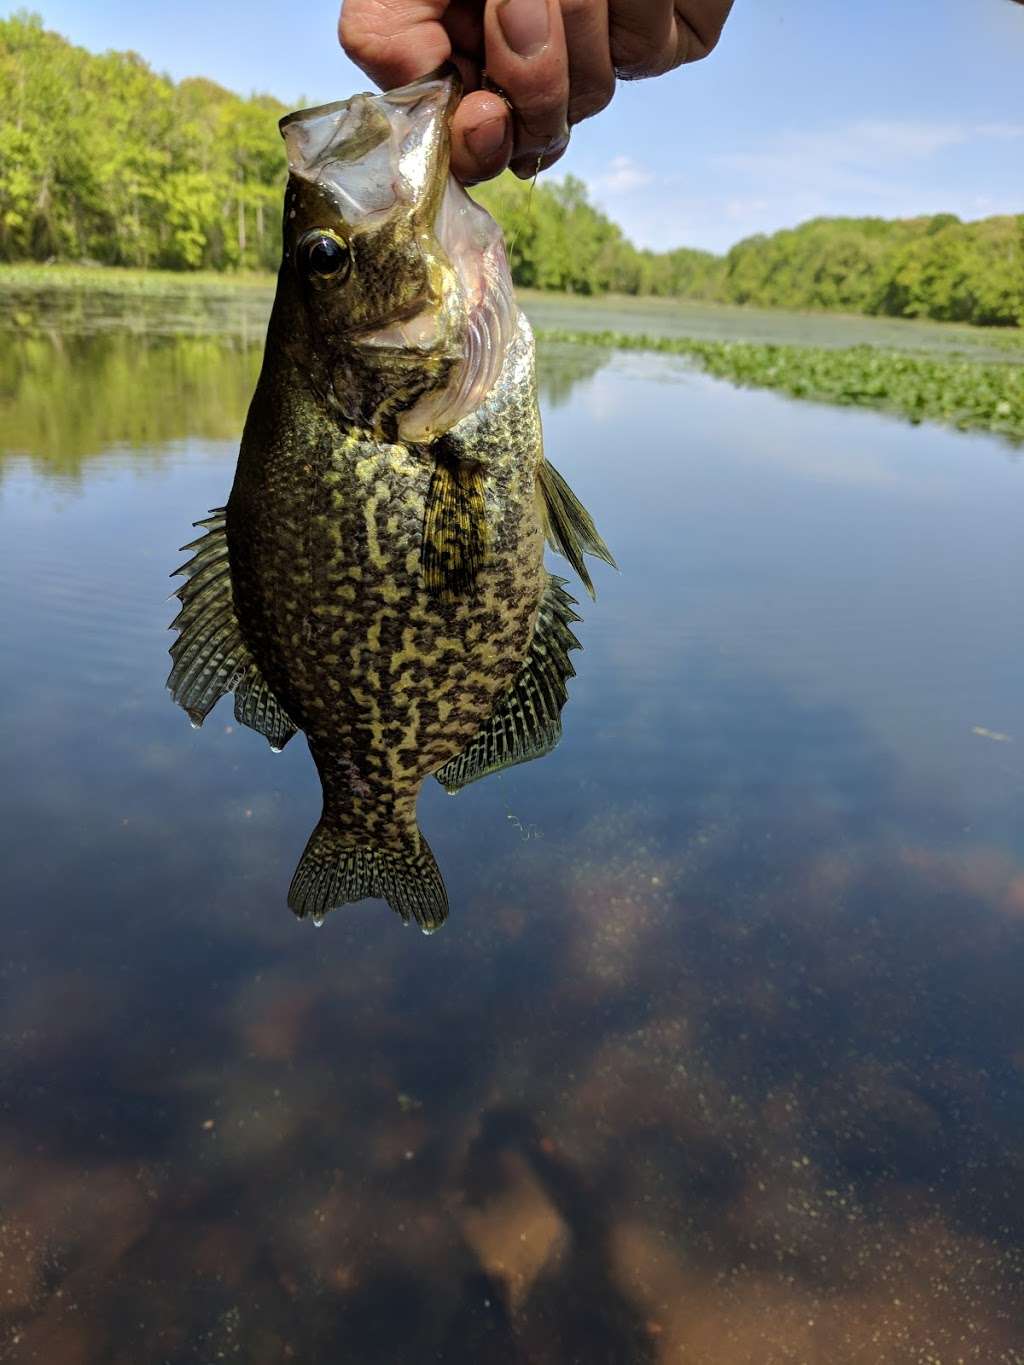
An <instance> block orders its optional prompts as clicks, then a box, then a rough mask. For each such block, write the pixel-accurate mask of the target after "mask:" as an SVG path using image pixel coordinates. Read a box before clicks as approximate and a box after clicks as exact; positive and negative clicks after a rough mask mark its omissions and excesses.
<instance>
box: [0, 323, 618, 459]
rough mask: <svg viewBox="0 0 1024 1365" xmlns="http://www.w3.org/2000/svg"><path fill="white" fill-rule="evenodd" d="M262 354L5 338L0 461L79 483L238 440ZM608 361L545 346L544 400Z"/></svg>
mask: <svg viewBox="0 0 1024 1365" xmlns="http://www.w3.org/2000/svg"><path fill="white" fill-rule="evenodd" d="M262 353H263V338H262V335H260V336H259V339H258V340H255V339H253V340H246V339H244V338H241V337H239V336H237V335H231V334H226V333H223V332H219V333H217V334H214V335H204V336H173V335H167V336H159V335H158V336H152V335H138V334H136V333H132V332H129V331H124V330H107V331H101V332H95V333H92V334H85V335H83V334H78V333H76V332H74V331H68V330H60V329H58V328H57V327H53V328H50V329H47V330H42V331H41V330H32V331H27V330H26V331H24V332H20V333H19V332H7V333H5V332H0V374H3V376H4V383H3V387H2V388H0V430H2V431H3V438H2V444H0V457H2V456H4V455H28V456H31V457H33V458H35V459H39V460H42V461H44V462H45V465H46V468H47V470H48V472H50V473H53V474H57V475H62V476H65V477H68V476H70V477H73V476H75V475H76V474H77V473H78V472H79V471H80V469H81V466H82V463H83V461H85V460H87V459H89V458H90V457H91V456H94V455H99V454H102V453H104V452H107V451H109V450H110V448H111V447H112V446H122V447H128V448H129V449H134V450H139V451H145V452H147V453H152V454H159V452H160V450H161V448H162V447H164V446H166V445H168V444H169V443H171V442H174V441H183V440H187V439H194V438H203V439H205V440H216V441H232V442H237V440H238V439H239V436H240V435H241V430H242V424H243V422H244V421H245V414H246V410H247V408H248V405H249V399H250V397H251V396H252V391H253V387H254V386H255V383H256V376H257V373H258V371H259V365H260V358H261V356H262ZM608 355H609V352H608V350H607V348H604V347H600V346H587V347H581V346H567V345H564V344H559V343H554V344H551V345H542V346H541V348H540V376H539V387H540V392H541V397H542V400H543V401H544V402H545V403H547V404H548V405H549V406H550V407H557V406H559V405H560V404H561V403H563V402H565V401H566V400H567V399H568V397H569V394H570V392H571V391H572V389H573V387H574V385H576V384H577V383H579V382H580V381H581V380H583V379H587V378H589V377H590V376H591V375H592V374H595V373H596V372H597V371H598V370H599V369H600V368H601V366H602V365H604V364H605V362H606V361H607V359H608Z"/></svg>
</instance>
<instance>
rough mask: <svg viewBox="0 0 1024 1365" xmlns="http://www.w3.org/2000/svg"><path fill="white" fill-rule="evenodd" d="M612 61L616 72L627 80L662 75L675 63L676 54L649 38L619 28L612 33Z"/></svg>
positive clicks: (638, 79)
mask: <svg viewBox="0 0 1024 1365" xmlns="http://www.w3.org/2000/svg"><path fill="white" fill-rule="evenodd" d="M612 63H613V65H614V67H615V74H616V75H617V76H621V77H622V79H623V80H626V81H640V80H645V79H646V78H647V77H649V76H662V75H664V73H665V72H666V71H671V69H672V67H673V66H674V65H675V61H674V54H672V53H669V52H668V51H667V49H664V48H659V47H658V46H657V44H655V43H653V42H651V41H650V39H648V38H643V37H640V36H638V35H637V34H635V33H629V32H627V31H623V30H621V29H617V30H615V31H614V32H613V33H612Z"/></svg>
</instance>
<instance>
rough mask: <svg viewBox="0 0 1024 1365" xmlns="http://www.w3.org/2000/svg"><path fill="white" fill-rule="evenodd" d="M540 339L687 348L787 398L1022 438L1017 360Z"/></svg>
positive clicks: (555, 336)
mask: <svg viewBox="0 0 1024 1365" xmlns="http://www.w3.org/2000/svg"><path fill="white" fill-rule="evenodd" d="M538 336H539V338H540V339H541V340H542V341H560V342H571V343H573V344H576V345H589V346H606V347H610V348H613V349H615V350H624V351H627V350H628V351H658V352H663V353H667V354H669V355H683V356H688V357H690V358H691V359H693V360H696V361H697V362H699V364H700V365H701V366H702V368H703V369H705V370H706V371H707V372H708V374H711V375H714V376H715V378H717V379H728V380H730V381H731V382H732V383H734V384H739V385H742V386H743V387H745V388H759V389H779V390H781V391H782V392H783V393H786V394H788V395H789V396H790V397H791V398H806V399H811V400H812V401H815V402H821V403H836V404H839V405H842V406H850V407H865V408H879V409H881V410H883V411H887V412H895V413H898V414H899V415H900V416H901V417H905V418H907V419H908V421H911V422H914V423H917V422H941V423H943V424H945V425H947V426H953V427H956V428H957V429H958V430H960V431H968V430H981V431H989V432H993V433H994V434H996V435H999V436H1003V437H1005V438H1006V439H1007V440H1010V441H1013V442H1022V441H1024V365H1019V364H1015V363H1012V362H1008V363H1006V364H1002V363H995V364H993V363H988V362H981V361H976V360H968V359H965V358H962V357H956V358H945V357H942V358H940V357H934V356H925V355H914V354H908V353H907V352H903V351H889V350H883V349H880V348H878V347H875V346H850V347H845V348H839V347H835V348H832V347H824V346H789V345H779V344H775V343H771V344H768V343H765V344H762V343H758V342H750V341H699V340H697V339H696V338H691V337H652V336H648V335H646V334H643V333H641V334H630V333H627V332H577V331H573V332H569V331H562V330H558V329H553V330H550V331H542V332H539V333H538Z"/></svg>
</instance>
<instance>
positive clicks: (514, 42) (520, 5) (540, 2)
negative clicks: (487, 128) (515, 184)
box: [484, 0, 569, 178]
mask: <svg viewBox="0 0 1024 1365" xmlns="http://www.w3.org/2000/svg"><path fill="white" fill-rule="evenodd" d="M484 50H485V62H486V70H487V75H488V77H490V79H491V80H492V81H493V82H494V83H495V84H496V85H498V86H499V87H500V88H501V90H502V91H503V92H504V93H505V95H506V96H507V97H508V100H509V102H510V104H511V105H512V108H513V109H514V111H515V145H514V148H513V152H512V169H513V170H514V171H515V173H516V174H517V175H519V176H523V177H524V178H525V177H528V176H531V175H533V174H534V173H535V171H536V169H537V165H538V163H539V161H540V159H541V158H542V157H544V156H546V155H557V153H559V152H560V151H562V150H564V148H565V146H566V144H567V143H568V140H569V124H568V118H567V114H568V102H569V62H568V56H567V54H566V50H565V32H564V30H563V28H562V12H561V9H560V8H559V4H558V0H486V8H485V10H484Z"/></svg>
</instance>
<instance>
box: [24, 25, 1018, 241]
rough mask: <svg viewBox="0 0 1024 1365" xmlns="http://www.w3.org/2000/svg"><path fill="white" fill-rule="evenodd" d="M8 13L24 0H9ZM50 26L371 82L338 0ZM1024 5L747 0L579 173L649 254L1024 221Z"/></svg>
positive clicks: (301, 87) (95, 38) (91, 42)
mask: <svg viewBox="0 0 1024 1365" xmlns="http://www.w3.org/2000/svg"><path fill="white" fill-rule="evenodd" d="M3 8H4V9H6V10H7V11H8V12H10V11H11V10H13V9H15V8H17V7H16V6H10V7H7V6H4V7H3ZM32 8H33V9H36V10H38V11H39V12H40V13H41V14H42V16H43V19H44V21H45V22H46V24H47V26H48V27H50V28H54V29H57V30H58V31H60V32H62V33H64V34H66V35H67V36H68V37H69V38H71V39H72V40H73V41H74V42H77V43H80V44H82V45H83V46H85V47H88V48H91V49H93V50H96V51H102V50H105V49H107V48H131V49H134V50H135V51H136V52H139V53H140V54H141V55H142V56H143V57H144V58H145V59H146V60H147V61H148V62H149V63H150V65H152V66H153V67H154V68H155V69H157V70H158V71H164V72H167V73H168V74H169V75H171V76H173V77H175V78H179V77H181V76H187V75H204V76H210V77H212V78H213V79H214V80H217V81H219V82H220V83H221V84H223V85H226V86H228V87H229V88H231V89H234V90H239V91H241V92H243V93H249V92H251V91H253V90H267V91H270V92H271V93H272V94H274V95H276V96H277V97H278V98H279V99H281V100H282V101H284V102H285V103H287V104H294V105H297V104H299V103H302V102H307V103H320V102H322V101H326V100H331V99H339V98H342V97H344V96H345V95H348V94H351V93H353V92H354V91H355V90H357V89H364V88H366V81H365V78H364V77H363V76H362V75H361V73H360V72H358V71H357V70H356V69H355V68H354V67H353V66H351V64H350V63H349V62H348V61H346V59H345V58H344V57H343V56H342V54H341V51H340V49H339V48H338V46H337V42H336V39H335V21H336V17H337V13H336V11H337V7H336V3H335V0H304V3H302V4H298V5H296V4H290V5H285V4H282V3H281V0H245V3H241V0H219V3H210V2H209V0H204V3H196V2H195V0H177V3H172V4H167V5H164V4H160V5H154V4H140V3H139V2H138V0H88V2H87V0H37V3H36V4H35V5H32ZM1022 72H1024V7H1022V6H1018V5H1014V4H1011V3H1009V0H861V3H859V4H856V5H851V4H847V3H843V2H842V0H824V2H822V0H818V3H814V2H813V0H796V3H794V2H793V0H736V5H735V9H734V12H733V16H732V18H731V20H730V21H729V25H728V26H727V28H726V31H725V34H724V35H723V38H722V42H721V44H720V46H719V48H718V50H717V51H716V52H715V53H714V54H713V55H712V56H711V57H710V58H709V59H708V60H707V61H706V62H701V63H699V64H698V65H696V66H693V67H687V68H684V69H683V70H681V71H677V72H674V73H673V74H671V75H669V76H666V77H662V78H661V79H660V80H655V81H645V82H641V83H638V84H635V85H626V86H622V87H620V90H619V92H618V94H617V95H616V98H615V100H614V102H613V103H612V105H611V106H610V107H609V108H608V109H607V110H606V111H605V112H604V113H603V114H601V115H600V116H599V117H598V118H597V119H594V120H592V121H591V122H589V123H586V124H583V125H582V126H581V127H580V128H578V129H576V130H575V132H574V134H573V142H572V145H571V148H570V150H569V152H568V153H567V155H566V157H565V158H564V160H563V161H562V162H561V163H560V165H559V167H558V168H557V169H556V171H555V172H553V173H554V174H560V173H561V171H562V169H565V170H570V171H572V172H573V173H574V174H576V175H578V176H580V177H581V178H582V179H584V180H585V181H586V182H587V184H588V185H589V187H590V189H591V192H592V195H593V197H594V199H595V200H596V201H597V202H598V203H599V204H600V205H601V206H602V207H603V208H604V209H606V211H607V212H608V213H609V214H610V215H611V216H612V217H613V218H615V220H616V221H617V222H619V223H621V224H622V226H623V227H624V228H625V230H626V231H627V233H628V234H629V235H630V236H631V237H632V238H633V240H634V241H636V242H638V243H639V244H641V245H644V246H652V247H656V248H659V249H660V248H665V247H671V246H680V245H687V246H701V247H706V248H708V249H711V250H716V251H720V250H723V249H725V248H726V247H728V246H730V245H731V244H732V243H733V242H735V241H737V240H738V239H739V238H741V237H745V236H748V235H749V234H750V233H752V232H770V231H774V230H775V229H776V228H779V227H786V226H790V225H792V224H794V223H798V222H800V221H802V220H803V219H805V218H809V217H813V216H815V215H817V214H868V213H870V214H880V215H883V216H885V217H897V216H906V215H911V214H918V213H933V212H940V211H945V210H948V211H951V212H954V213H958V214H960V215H961V217H964V218H978V217H983V216H986V215H987V214H991V213H1013V212H1024V94H1022V91H1024V79H1022Z"/></svg>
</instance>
